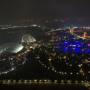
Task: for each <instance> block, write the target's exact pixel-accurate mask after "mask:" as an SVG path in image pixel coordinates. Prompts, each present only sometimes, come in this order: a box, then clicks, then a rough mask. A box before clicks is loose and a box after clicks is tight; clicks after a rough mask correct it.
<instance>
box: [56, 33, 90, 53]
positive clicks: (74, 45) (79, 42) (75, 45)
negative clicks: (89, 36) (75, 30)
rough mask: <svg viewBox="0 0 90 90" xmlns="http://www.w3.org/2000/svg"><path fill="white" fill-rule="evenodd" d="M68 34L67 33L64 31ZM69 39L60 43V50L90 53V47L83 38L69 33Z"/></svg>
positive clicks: (63, 51)
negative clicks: (77, 37)
mask: <svg viewBox="0 0 90 90" xmlns="http://www.w3.org/2000/svg"><path fill="white" fill-rule="evenodd" d="M64 35H66V33H64ZM67 37H68V39H65V40H62V41H60V42H59V44H58V52H62V53H75V54H90V47H88V44H86V43H85V41H84V40H83V39H75V37H74V36H72V35H69V34H67Z"/></svg>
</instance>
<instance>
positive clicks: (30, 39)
mask: <svg viewBox="0 0 90 90" xmlns="http://www.w3.org/2000/svg"><path fill="white" fill-rule="evenodd" d="M35 41H36V39H35V38H34V37H33V36H31V35H30V34H25V35H23V36H22V41H21V42H22V43H32V42H35Z"/></svg>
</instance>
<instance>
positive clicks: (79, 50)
mask: <svg viewBox="0 0 90 90" xmlns="http://www.w3.org/2000/svg"><path fill="white" fill-rule="evenodd" d="M74 52H75V53H77V54H78V53H82V51H81V49H80V48H78V47H76V48H75V50H74Z"/></svg>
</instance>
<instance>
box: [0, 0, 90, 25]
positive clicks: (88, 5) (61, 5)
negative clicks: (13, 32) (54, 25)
mask: <svg viewBox="0 0 90 90" xmlns="http://www.w3.org/2000/svg"><path fill="white" fill-rule="evenodd" d="M89 1H90V0H0V23H4V22H10V21H11V22H13V21H14V20H16V19H17V18H23V17H32V18H34V17H37V18H38V17H39V18H42V17H90V2H89Z"/></svg>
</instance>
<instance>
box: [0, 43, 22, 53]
mask: <svg viewBox="0 0 90 90" xmlns="http://www.w3.org/2000/svg"><path fill="white" fill-rule="evenodd" d="M22 49H23V46H22V44H19V43H6V44H2V45H1V46H0V53H4V52H7V53H18V52H19V51H21V50H22Z"/></svg>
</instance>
